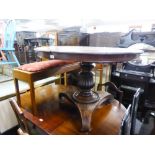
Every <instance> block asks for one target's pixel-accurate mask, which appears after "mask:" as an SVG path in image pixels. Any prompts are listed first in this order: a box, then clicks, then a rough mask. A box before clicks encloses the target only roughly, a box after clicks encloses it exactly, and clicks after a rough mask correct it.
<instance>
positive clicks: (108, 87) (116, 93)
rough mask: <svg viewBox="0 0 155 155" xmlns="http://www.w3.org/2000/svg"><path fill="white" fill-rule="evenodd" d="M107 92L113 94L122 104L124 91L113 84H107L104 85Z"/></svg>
mask: <svg viewBox="0 0 155 155" xmlns="http://www.w3.org/2000/svg"><path fill="white" fill-rule="evenodd" d="M103 86H105V91H107V92H109V93H111V94H112V95H113V96H114V98H116V99H117V100H118V101H119V102H120V103H122V98H123V91H121V90H120V89H119V88H117V86H116V85H115V84H114V83H113V82H110V81H109V82H106V83H104V84H103Z"/></svg>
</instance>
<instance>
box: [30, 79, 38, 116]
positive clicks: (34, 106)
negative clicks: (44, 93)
mask: <svg viewBox="0 0 155 155" xmlns="http://www.w3.org/2000/svg"><path fill="white" fill-rule="evenodd" d="M29 85H30V98H31V104H32V114H33V115H36V114H37V109H36V104H35V89H34V83H33V81H32V80H31V79H30V81H29Z"/></svg>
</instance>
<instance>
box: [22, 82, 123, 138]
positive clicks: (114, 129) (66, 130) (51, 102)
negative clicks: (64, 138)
mask: <svg viewBox="0 0 155 155" xmlns="http://www.w3.org/2000/svg"><path fill="white" fill-rule="evenodd" d="M75 90H76V88H75V87H73V86H67V87H65V86H59V85H48V86H43V87H42V88H37V89H36V103H37V110H38V114H39V115H37V116H33V115H32V114H31V107H30V105H31V104H30V103H29V105H28V102H29V99H28V98H29V93H25V94H23V95H22V96H21V101H22V106H23V107H25V108H26V109H27V110H24V116H25V117H26V119H28V120H29V121H31V122H32V123H33V124H35V125H36V126H37V127H39V128H41V129H42V130H43V131H45V132H46V133H47V134H52V135H53V134H54V135H55V134H56V135H77V134H78V135H79V134H80V135H81V134H82V135H83V134H91V135H96V134H97V135H98V134H99V135H107V134H108V135H113V134H114V135H115V134H119V128H120V124H121V120H122V118H123V116H124V113H125V110H126V109H125V108H124V106H123V105H121V104H119V102H118V101H116V100H112V101H110V102H109V103H107V104H106V105H103V106H101V107H99V108H97V109H96V110H95V111H94V112H93V114H92V122H91V131H90V132H81V131H80V129H81V118H80V114H79V111H78V109H77V108H76V106H73V105H72V104H70V103H66V102H65V103H64V106H62V105H60V104H59V100H58V94H59V93H58V92H63V91H65V92H68V94H71V93H72V92H74V91H75ZM65 105H67V106H65Z"/></svg>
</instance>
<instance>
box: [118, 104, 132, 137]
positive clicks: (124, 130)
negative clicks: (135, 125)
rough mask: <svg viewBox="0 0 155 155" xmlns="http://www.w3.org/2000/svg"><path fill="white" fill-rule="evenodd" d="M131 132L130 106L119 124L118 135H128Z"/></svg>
mask: <svg viewBox="0 0 155 155" xmlns="http://www.w3.org/2000/svg"><path fill="white" fill-rule="evenodd" d="M130 132H131V104H130V105H129V106H128V108H127V110H126V112H125V115H124V117H123V119H122V122H121V128H120V134H121V135H130Z"/></svg>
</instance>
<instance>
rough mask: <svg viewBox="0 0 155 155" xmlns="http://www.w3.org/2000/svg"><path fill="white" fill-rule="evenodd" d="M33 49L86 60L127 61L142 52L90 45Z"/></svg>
mask: <svg viewBox="0 0 155 155" xmlns="http://www.w3.org/2000/svg"><path fill="white" fill-rule="evenodd" d="M35 51H37V52H39V53H46V54H44V55H50V56H52V55H54V58H55V59H64V60H74V61H80V62H81V61H85V62H86V61H87V62H123V61H129V60H132V59H134V58H135V57H137V56H138V55H139V54H141V53H143V51H142V50H136V49H128V48H118V47H91V46H49V47H37V48H35Z"/></svg>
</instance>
